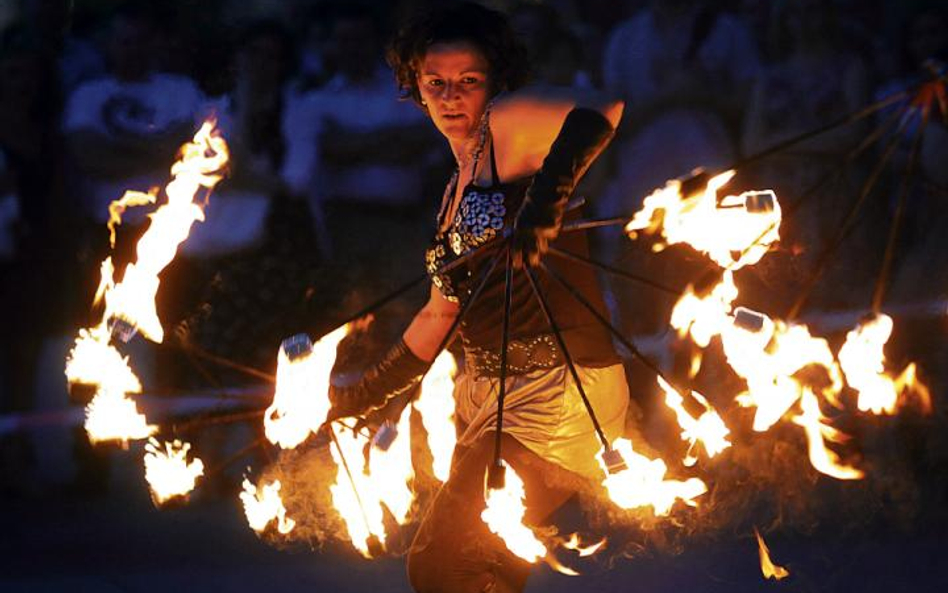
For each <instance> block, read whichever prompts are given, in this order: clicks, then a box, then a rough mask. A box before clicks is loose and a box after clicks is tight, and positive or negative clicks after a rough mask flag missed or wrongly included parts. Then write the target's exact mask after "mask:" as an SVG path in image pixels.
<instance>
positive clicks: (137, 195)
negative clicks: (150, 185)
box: [106, 188, 158, 248]
mask: <svg viewBox="0 0 948 593" xmlns="http://www.w3.org/2000/svg"><path fill="white" fill-rule="evenodd" d="M157 199H158V190H157V188H155V189H152V191H150V192H148V193H145V192H141V191H134V190H131V189H130V190H127V191H126V192H125V194H124V195H123V196H122V197H121V198H119V199H117V200H115V201H113V202H112V203H111V204H109V222H108V224H107V225H106V226H108V227H109V244H110V245H111V246H112V247H113V248H115V227H117V226H118V225H120V224H122V215H123V214H125V210H127V209H128V208H133V207H135V206H147V205H148V204H154V203H155V201H156V200H157Z"/></svg>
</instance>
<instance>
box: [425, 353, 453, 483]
mask: <svg viewBox="0 0 948 593" xmlns="http://www.w3.org/2000/svg"><path fill="white" fill-rule="evenodd" d="M456 373H457V365H456V364H455V362H454V357H453V356H451V353H450V352H448V351H444V352H442V353H441V354H440V355H439V356H438V358H436V359H435V361H434V364H432V365H431V369H429V370H428V373H427V374H426V375H425V378H424V379H423V380H422V382H421V395H420V396H419V397H418V401H416V402H415V409H417V410H418V412H419V413H420V414H421V422H422V424H423V425H424V427H425V430H426V431H427V432H428V448H429V449H430V450H431V456H432V457H433V464H432V465H433V468H432V469H433V472H434V476H435V477H436V478H438V479H439V480H441V481H442V482H445V481H447V479H448V475H449V474H450V472H451V456H452V455H453V453H454V446H455V445H456V444H457V433H456V432H455V426H454V376H455V374H456Z"/></svg>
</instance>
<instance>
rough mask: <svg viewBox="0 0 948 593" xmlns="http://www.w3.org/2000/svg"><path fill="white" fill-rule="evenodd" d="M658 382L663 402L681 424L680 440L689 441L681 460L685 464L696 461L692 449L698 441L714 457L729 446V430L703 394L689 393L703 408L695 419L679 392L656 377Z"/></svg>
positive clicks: (691, 463) (709, 455) (692, 463)
mask: <svg viewBox="0 0 948 593" xmlns="http://www.w3.org/2000/svg"><path fill="white" fill-rule="evenodd" d="M658 384H659V385H661V387H662V390H664V391H665V404H666V405H667V406H668V407H669V408H671V409H672V410H674V412H675V415H676V416H677V418H678V425H679V426H681V440H683V441H688V443H689V447H688V453H687V454H686V456H685V459H684V462H683V463H684V464H685V465H686V466H692V465H694V464H695V462H697V461H698V458H697V456H696V455H694V454H693V453H692V451H693V450H694V448H695V445H696V444H697V443H698V442H699V441H700V442H701V444H702V445H703V446H704V450H705V452H706V453H707V454H708V457H714V456H715V455H717V454H718V453H720V452H721V451H723V450H725V449H727V448H728V447H730V446H731V443H730V442H729V441H728V440H727V435H728V434H729V432H730V431H729V430H728V429H727V426H725V425H724V421H723V420H721V417H720V416H718V413H717V412H715V411H714V408H712V407H711V404H710V403H708V400H706V399H705V398H704V396H703V395H701V394H700V393H697V392H692V394H691V395H692V397H694V399H695V400H697V401H698V402H699V403H700V404H702V405H703V406H704V408H705V411H704V413H702V414H701V416H699V417H698V418H697V419H696V418H694V417H692V416H691V414H689V413H688V410H686V409H685V406H684V399H683V398H682V397H681V394H680V393H678V392H677V391H675V389H674V388H673V387H672V386H671V385H669V384H668V383H667V382H666V381H665V380H664V379H662V378H661V377H659V378H658Z"/></svg>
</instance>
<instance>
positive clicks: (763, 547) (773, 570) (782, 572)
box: [754, 527, 790, 581]
mask: <svg viewBox="0 0 948 593" xmlns="http://www.w3.org/2000/svg"><path fill="white" fill-rule="evenodd" d="M754 535H756V536H757V551H758V553H759V554H760V571H761V572H762V573H763V574H764V578H765V579H770V578H773V579H774V580H776V581H779V580H781V579H785V578H787V577H788V576H790V571H789V570H787V569H786V568H784V567H782V566H779V565H777V564H774V563H773V562H772V561H771V560H770V549H769V548H768V547H767V544H765V543H764V538H763V537H761V535H760V532H759V531H757V528H756V527H755V528H754Z"/></svg>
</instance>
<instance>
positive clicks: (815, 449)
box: [793, 389, 865, 480]
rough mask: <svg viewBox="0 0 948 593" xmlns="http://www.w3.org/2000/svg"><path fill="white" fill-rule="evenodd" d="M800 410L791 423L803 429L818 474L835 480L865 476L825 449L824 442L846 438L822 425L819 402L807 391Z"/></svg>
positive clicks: (826, 425)
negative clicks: (800, 412) (801, 411)
mask: <svg viewBox="0 0 948 593" xmlns="http://www.w3.org/2000/svg"><path fill="white" fill-rule="evenodd" d="M800 408H801V409H802V410H803V413H802V414H800V415H798V416H794V418H793V422H794V423H795V424H798V425H800V426H802V427H803V430H804V431H805V432H806V440H807V448H808V450H809V456H810V463H811V464H812V465H813V467H814V469H816V470H817V471H818V472H820V473H823V474H826V475H827V476H830V477H833V478H836V479H837V480H859V479H862V477H863V476H864V475H865V474H864V473H863V472H862V471H861V470H858V469H856V468H854V467H850V466H848V465H845V464H844V463H842V462H841V461H840V458H839V455H837V454H836V453H835V452H833V451H832V450H830V449H828V448H827V447H826V441H827V440H828V441H830V442H834V443H839V442H842V441H844V440H845V439H846V438H847V437H846V436H845V435H844V434H843V433H841V432H840V431H838V430H836V429H835V428H833V427H832V426H829V425H828V424H824V423H823V420H825V418H824V417H823V413H822V412H821V411H820V402H819V401H817V399H816V395H814V394H813V392H812V391H810V390H809V389H804V391H803V396H802V397H801V399H800Z"/></svg>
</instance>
